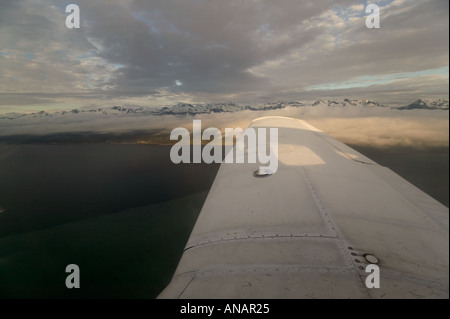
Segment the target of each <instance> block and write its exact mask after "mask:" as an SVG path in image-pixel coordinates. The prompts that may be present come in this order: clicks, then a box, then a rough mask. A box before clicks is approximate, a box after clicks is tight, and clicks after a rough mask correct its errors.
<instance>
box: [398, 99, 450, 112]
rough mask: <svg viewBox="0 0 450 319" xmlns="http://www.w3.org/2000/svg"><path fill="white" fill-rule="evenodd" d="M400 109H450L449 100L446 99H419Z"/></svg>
mask: <svg viewBox="0 0 450 319" xmlns="http://www.w3.org/2000/svg"><path fill="white" fill-rule="evenodd" d="M398 109H399V110H414V109H426V110H448V100H444V99H419V100H417V101H415V102H413V103H411V104H409V105H407V106H401V107H399V108H398Z"/></svg>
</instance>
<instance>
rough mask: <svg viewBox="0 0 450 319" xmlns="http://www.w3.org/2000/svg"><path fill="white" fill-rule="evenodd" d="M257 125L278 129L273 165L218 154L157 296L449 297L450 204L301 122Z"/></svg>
mask: <svg viewBox="0 0 450 319" xmlns="http://www.w3.org/2000/svg"><path fill="white" fill-rule="evenodd" d="M250 127H253V128H270V127H276V128H278V143H279V147H278V149H279V154H278V170H277V171H276V173H275V174H273V175H271V176H268V177H264V178H261V177H255V176H254V174H253V173H254V171H255V170H256V169H257V168H258V167H259V166H260V164H258V163H256V164H251V163H250V164H249V163H244V164H237V163H234V164H226V163H223V164H222V165H221V167H220V169H219V171H218V174H217V176H216V179H215V181H214V184H213V186H212V188H211V190H210V192H209V194H208V197H207V199H206V201H205V203H204V206H203V208H202V211H201V213H200V215H199V217H198V220H197V222H196V224H195V227H194V229H193V231H192V234H191V236H190V238H189V240H188V243H187V245H186V247H185V250H184V253H183V255H182V258H181V260H180V263H179V265H178V268H177V270H176V272H175V274H174V276H173V278H172V281H171V283H170V284H169V285H168V286H167V287H166V289H165V290H164V291H163V292H162V293H161V294H160V296H159V298H448V297H449V290H448V282H449V266H448V265H449V264H448V261H449V233H448V226H449V210H448V208H447V207H445V206H444V205H442V204H440V203H439V202H437V201H436V200H434V199H433V198H431V197H430V196H428V195H427V194H425V193H424V192H423V191H421V190H419V189H418V188H416V187H415V186H413V185H412V184H410V183H409V182H407V181H406V180H404V179H403V178H401V177H400V176H398V175H397V174H395V173H394V172H392V171H391V170H389V169H388V168H386V167H382V166H380V165H378V164H377V163H375V162H374V161H372V160H370V159H369V158H367V157H365V156H364V155H362V154H360V153H358V152H356V151H355V150H353V149H352V148H350V147H348V146H346V145H345V144H343V143H341V142H339V141H337V140H335V139H333V138H332V137H330V136H329V135H327V134H325V133H324V132H322V131H320V130H318V129H316V128H314V127H313V126H311V125H309V124H308V123H306V122H305V121H301V120H296V119H291V118H284V117H266V118H261V119H257V120H254V121H253V122H252V123H251V125H250ZM369 264H376V265H377V266H378V267H379V284H380V288H368V287H367V286H366V279H367V277H368V276H369V275H371V274H372V275H373V274H374V273H373V272H366V267H367V266H368V265H369ZM371 282H372V283H374V282H375V281H371Z"/></svg>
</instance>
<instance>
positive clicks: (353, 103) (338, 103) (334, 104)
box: [312, 99, 387, 107]
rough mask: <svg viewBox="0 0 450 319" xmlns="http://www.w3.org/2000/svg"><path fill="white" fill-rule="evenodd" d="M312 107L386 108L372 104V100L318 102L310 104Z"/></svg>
mask: <svg viewBox="0 0 450 319" xmlns="http://www.w3.org/2000/svg"><path fill="white" fill-rule="evenodd" d="M312 106H330V107H345V106H351V107H353V106H356V107H358V106H359V107H387V106H386V105H383V104H380V103H378V102H374V101H372V100H350V99H344V100H318V101H315V102H314V103H312Z"/></svg>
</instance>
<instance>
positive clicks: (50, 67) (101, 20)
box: [0, 0, 449, 113]
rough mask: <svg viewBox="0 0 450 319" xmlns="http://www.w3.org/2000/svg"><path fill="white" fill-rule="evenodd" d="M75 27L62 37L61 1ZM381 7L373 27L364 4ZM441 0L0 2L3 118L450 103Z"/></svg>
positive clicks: (64, 30)
mask: <svg viewBox="0 0 450 319" xmlns="http://www.w3.org/2000/svg"><path fill="white" fill-rule="evenodd" d="M70 3H75V4H77V5H79V8H80V17H81V19H80V28H79V29H75V28H74V29H68V28H67V27H66V25H65V20H66V17H67V16H68V15H69V13H66V12H65V8H66V6H67V5H68V4H70ZM369 3H375V4H377V5H378V6H379V8H380V28H378V29H377V28H373V29H368V28H367V27H366V23H365V22H366V17H367V15H368V14H367V13H366V12H365V8H366V6H367V5H368V4H369ZM448 6H449V1H447V0H414V1H413V0H380V1H371V2H367V1H354V0H353V1H350V0H333V1H328V0H320V1H317V0H305V1H303V0H302V1H299V0H278V1H273V0H229V1H224V0H150V1H144V0H121V1H119V0H95V1H92V0H86V1H85V0H79V1H73V0H72V1H70V0H68V1H56V0H14V1H10V0H0V8H1V10H0V70H1V71H0V113H6V112H21V111H35V110H41V109H58V108H60V109H70V108H73V107H81V106H96V105H98V106H104V105H122V106H138V105H145V106H155V107H159V106H164V105H170V104H175V103H178V102H191V103H211V102H226V101H233V102H237V103H249V104H251V103H261V102H269V101H275V100H279V99H283V100H286V99H288V100H312V99H319V98H326V97H342V98H343V97H349V98H370V99H374V100H376V101H379V102H382V103H394V104H395V103H400V104H402V103H403V104H406V103H408V102H412V101H414V100H416V99H418V98H448V92H449V88H448V85H449V40H448V38H449V8H448Z"/></svg>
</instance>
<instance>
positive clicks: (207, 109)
mask: <svg viewBox="0 0 450 319" xmlns="http://www.w3.org/2000/svg"><path fill="white" fill-rule="evenodd" d="M286 107H294V108H300V107H332V108H349V107H350V108H358V107H359V108H375V107H382V108H386V107H388V106H387V105H383V104H380V103H378V102H375V101H372V100H351V99H343V100H317V101H315V102H298V101H277V102H271V103H262V104H255V105H239V104H236V103H232V102H229V103H214V104H189V103H178V104H176V105H173V106H165V107H161V108H154V107H122V106H110V107H99V108H89V107H83V108H79V109H72V110H67V111H65V110H63V111H39V112H35V113H30V114H24V113H7V114H4V115H0V120H16V119H24V120H32V119H44V118H45V119H49V120H50V119H51V118H67V119H70V118H74V119H75V118H76V119H78V120H83V119H87V118H96V117H99V118H103V117H111V116H112V117H121V116H127V117H132V116H146V115H196V114H211V113H233V112H239V111H244V110H250V111H267V110H277V109H284V108H286ZM393 108H394V109H397V110H412V109H428V110H448V109H449V107H448V100H443V99H434V100H432V99H421V100H417V101H415V102H414V103H411V104H409V105H407V106H401V107H393Z"/></svg>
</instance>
